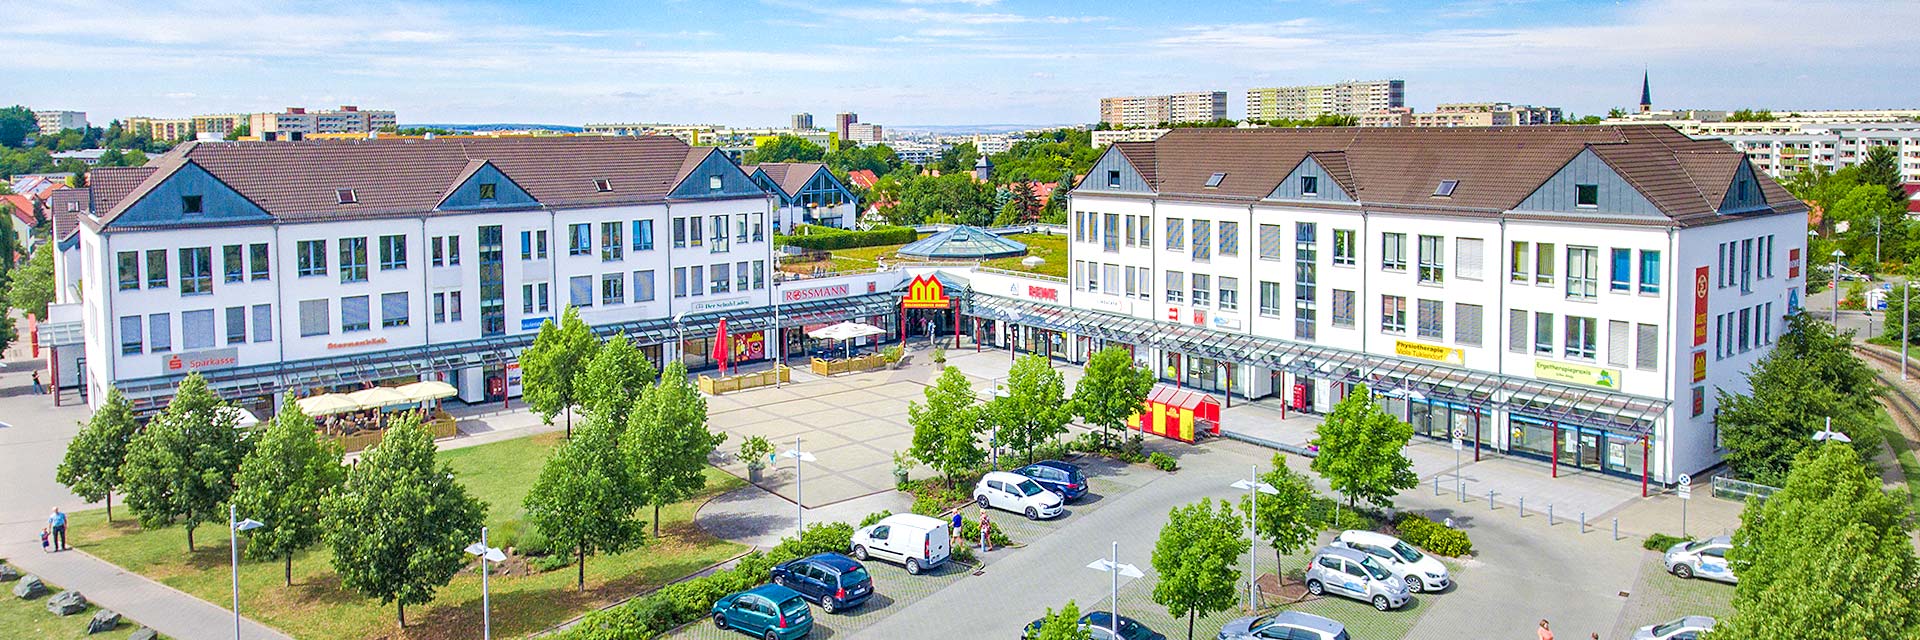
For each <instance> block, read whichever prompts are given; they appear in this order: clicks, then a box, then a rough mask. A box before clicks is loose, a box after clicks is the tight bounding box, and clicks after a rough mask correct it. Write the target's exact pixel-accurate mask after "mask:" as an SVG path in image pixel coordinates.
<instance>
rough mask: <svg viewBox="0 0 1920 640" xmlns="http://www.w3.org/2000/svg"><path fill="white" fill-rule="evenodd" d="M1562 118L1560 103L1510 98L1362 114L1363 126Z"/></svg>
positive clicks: (1518, 122) (1506, 122) (1480, 124)
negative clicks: (1518, 101) (1512, 100)
mask: <svg viewBox="0 0 1920 640" xmlns="http://www.w3.org/2000/svg"><path fill="white" fill-rule="evenodd" d="M1560 122H1561V110H1560V108H1559V107H1536V106H1533V105H1525V104H1518V105H1517V104H1513V103H1508V102H1464V103H1447V104H1441V105H1440V106H1438V107H1435V108H1434V110H1433V111H1431V112H1426V113H1417V112H1415V111H1413V110H1412V109H1408V108H1406V107H1398V108H1392V109H1382V110H1376V111H1369V112H1367V113H1364V114H1361V115H1360V126H1363V127H1505V126H1517V125H1539V124H1559V123H1560Z"/></svg>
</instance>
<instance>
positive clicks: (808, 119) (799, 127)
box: [792, 113, 813, 131]
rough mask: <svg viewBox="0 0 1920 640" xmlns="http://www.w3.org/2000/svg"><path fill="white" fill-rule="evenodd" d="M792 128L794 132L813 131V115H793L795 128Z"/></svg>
mask: <svg viewBox="0 0 1920 640" xmlns="http://www.w3.org/2000/svg"><path fill="white" fill-rule="evenodd" d="M792 128H793V130H794V131H806V130H808V129H812V128H813V114H811V113H796V114H793V127H792Z"/></svg>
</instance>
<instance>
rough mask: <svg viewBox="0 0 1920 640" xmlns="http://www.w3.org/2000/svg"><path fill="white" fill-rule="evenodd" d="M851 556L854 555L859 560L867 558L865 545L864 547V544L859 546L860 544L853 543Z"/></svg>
mask: <svg viewBox="0 0 1920 640" xmlns="http://www.w3.org/2000/svg"><path fill="white" fill-rule="evenodd" d="M853 557H854V558H857V559H860V560H866V559H867V548H866V547H864V546H861V545H857V544H856V545H853Z"/></svg>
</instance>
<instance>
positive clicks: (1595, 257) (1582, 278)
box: [1567, 247, 1600, 300]
mask: <svg viewBox="0 0 1920 640" xmlns="http://www.w3.org/2000/svg"><path fill="white" fill-rule="evenodd" d="M1599 295H1600V250H1599V249H1596V248H1594V247H1567V297H1568V298H1571V299H1574V300H1592V299H1594V298H1595V297H1597V296H1599Z"/></svg>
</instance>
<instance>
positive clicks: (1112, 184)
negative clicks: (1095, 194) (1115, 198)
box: [1107, 171, 1120, 189]
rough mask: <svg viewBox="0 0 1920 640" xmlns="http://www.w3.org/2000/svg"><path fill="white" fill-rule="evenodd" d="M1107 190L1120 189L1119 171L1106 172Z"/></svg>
mask: <svg viewBox="0 0 1920 640" xmlns="http://www.w3.org/2000/svg"><path fill="white" fill-rule="evenodd" d="M1107 188H1108V189H1118V188H1120V172H1119V171H1108V172H1107Z"/></svg>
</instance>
